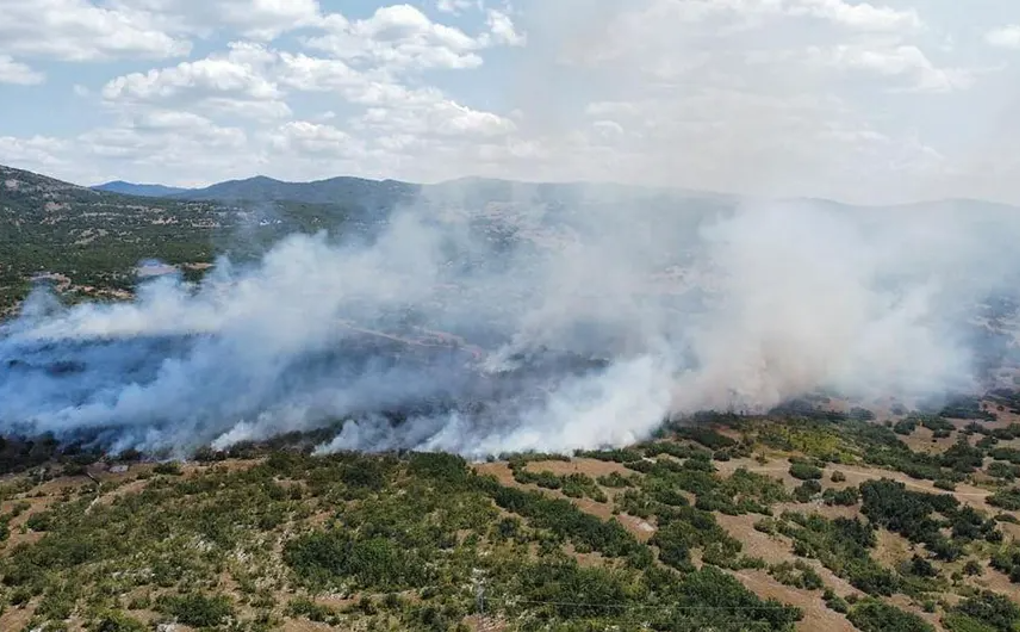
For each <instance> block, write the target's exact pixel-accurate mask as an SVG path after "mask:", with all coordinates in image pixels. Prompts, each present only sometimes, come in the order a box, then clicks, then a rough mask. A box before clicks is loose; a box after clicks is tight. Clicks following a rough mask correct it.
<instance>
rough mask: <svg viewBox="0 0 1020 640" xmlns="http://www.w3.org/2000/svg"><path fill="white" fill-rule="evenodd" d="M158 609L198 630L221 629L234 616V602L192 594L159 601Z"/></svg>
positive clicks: (227, 599)
mask: <svg viewBox="0 0 1020 640" xmlns="http://www.w3.org/2000/svg"><path fill="white" fill-rule="evenodd" d="M156 607H157V609H158V610H159V611H162V612H163V613H166V614H167V615H170V616H172V617H173V618H174V619H176V620H177V621H178V622H180V623H181V624H185V625H188V626H189V627H195V628H196V629H213V628H216V627H219V626H221V625H223V624H224V623H226V622H227V619H228V618H229V617H230V616H232V615H233V614H234V605H233V602H231V600H230V598H229V597H227V596H224V595H216V596H210V595H205V594H201V593H190V594H187V595H181V596H164V597H163V598H161V599H159V600H157V602H156Z"/></svg>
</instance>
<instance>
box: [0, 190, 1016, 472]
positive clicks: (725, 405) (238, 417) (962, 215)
mask: <svg viewBox="0 0 1020 640" xmlns="http://www.w3.org/2000/svg"><path fill="white" fill-rule="evenodd" d="M471 189H472V187H471V186H470V185H466V186H463V190H464V192H463V193H454V194H451V193H447V192H439V191H436V192H435V193H433V194H432V197H431V198H426V197H423V199H422V201H421V202H419V203H418V204H416V205H415V206H410V207H406V208H403V209H401V210H398V211H395V212H393V213H392V215H391V216H390V217H389V219H388V220H387V223H386V224H385V226H384V227H383V230H382V231H381V232H380V233H378V234H375V235H374V236H373V237H372V238H370V239H366V238H363V237H362V238H353V237H350V236H349V235H345V234H341V235H339V236H336V237H332V236H329V235H327V234H325V233H323V234H319V235H315V236H307V235H295V236H291V237H288V238H286V239H284V240H283V241H281V242H280V243H279V244H277V245H276V246H275V247H274V248H272V249H271V250H270V251H269V252H268V253H267V254H266V255H265V256H264V257H263V258H262V259H261V261H260V262H259V263H258V264H255V265H234V264H231V263H230V262H229V261H228V260H226V259H223V260H221V261H220V262H219V263H217V265H216V266H215V268H214V269H213V270H211V272H210V273H209V274H208V275H207V276H206V277H205V278H204V280H203V281H202V282H201V283H200V284H198V285H194V284H189V283H186V282H184V281H182V280H180V279H177V278H176V277H175V276H173V275H169V276H164V277H160V278H157V279H154V280H151V281H148V282H146V283H144V284H142V285H140V287H139V290H138V294H137V296H136V298H135V299H134V300H132V301H129V302H117V303H89V304H79V305H75V306H69V307H66V306H63V305H61V304H60V303H59V302H57V301H56V300H55V298H53V297H52V296H51V295H49V294H48V293H46V292H45V291H37V292H35V293H33V295H32V297H31V298H30V299H29V300H28V301H27V302H26V304H25V305H24V308H23V310H22V312H21V314H20V315H19V316H18V317H16V318H14V319H13V320H11V321H9V322H8V323H6V324H5V325H3V326H2V327H0V432H3V433H5V434H11V433H14V434H19V435H26V436H32V435H40V434H43V433H53V434H54V435H55V436H56V437H57V438H59V439H62V440H66V441H72V440H73V441H80V442H88V443H93V444H98V445H101V446H103V447H105V448H106V449H108V450H110V451H113V452H116V451H119V450H124V449H127V448H131V447H133V448H137V449H140V450H147V451H159V450H168V449H169V450H171V451H173V452H174V453H175V454H178V455H187V454H188V453H189V452H191V451H193V450H194V449H196V448H197V447H201V446H213V447H214V448H224V447H229V446H230V445H232V444H235V443H238V442H242V441H248V440H260V439H266V438H270V437H273V436H276V435H280V434H284V433H288V432H293V431H302V430H310V429H317V428H321V427H324V426H329V425H338V426H341V428H340V429H339V431H338V435H337V436H336V438H335V440H334V441H332V442H331V443H329V444H328V445H324V446H323V447H322V450H335V449H340V448H353V449H365V450H383V449H393V448H420V449H438V450H447V451H452V452H457V453H462V454H465V455H469V456H484V455H488V454H499V453H504V452H508V451H515V450H525V449H536V450H545V451H556V452H569V451H572V450H574V449H577V448H594V447H602V446H618V445H626V444H631V443H633V442H636V441H640V440H641V439H643V438H647V437H649V436H650V434H651V433H652V432H653V431H654V430H655V429H656V428H657V427H658V426H659V425H660V424H661V423H662V421H663V419H665V418H668V417H670V416H672V415H676V414H684V413H690V412H694V411H698V410H705V409H720V410H726V409H739V410H756V411H761V410H767V409H769V408H770V407H774V406H776V405H777V404H779V403H782V402H784V401H786V400H789V399H792V398H796V397H798V396H801V395H803V394H806V393H809V392H812V391H814V390H816V389H819V388H823V389H827V390H829V392H831V393H836V394H842V395H848V396H854V397H858V398H876V397H889V396H896V397H898V398H902V399H905V400H911V399H915V400H916V399H925V398H932V397H941V396H944V395H946V394H952V393H969V392H974V391H976V390H979V389H980V387H981V385H984V384H989V379H988V377H989V375H990V374H992V373H994V372H995V370H996V368H999V367H1002V366H1004V365H1008V364H1010V362H1011V361H1010V359H1009V356H1010V355H1011V351H1012V342H1013V337H1012V335H1011V334H1009V333H1008V331H1011V329H1010V328H1009V325H1008V324H1001V322H1002V320H1003V319H1002V318H999V322H1000V324H995V325H994V326H995V327H998V328H996V329H994V330H993V329H989V328H988V324H987V319H983V318H984V317H985V316H987V315H989V314H990V313H992V312H990V311H989V309H988V307H987V303H988V301H989V300H1000V299H1001V298H1002V296H1007V297H1008V295H1009V294H1010V293H1011V292H1010V291H1009V290H1008V287H1006V286H1005V285H1006V283H1009V282H1011V278H1013V277H1015V275H1016V273H1017V266H1018V265H1017V260H1016V259H1014V258H1013V257H1012V255H1013V254H1012V253H1011V249H1012V247H1013V246H1016V240H1017V239H1020V233H1018V231H1020V228H1018V224H1017V222H1016V218H1015V215H1014V212H1013V211H1012V210H1009V209H1005V208H996V207H990V206H988V205H982V204H978V203H951V204H944V205H917V206H912V207H900V208H887V209H869V210H865V209H851V208H847V207H842V206H838V205H834V204H831V203H824V202H809V201H801V202H740V203H733V202H732V201H729V200H725V199H718V200H705V199H690V198H680V197H673V196H670V197H669V198H666V199H665V200H663V199H662V198H647V197H637V196H635V197H631V198H628V197H622V196H617V195H612V194H610V195H608V196H607V195H606V193H603V192H601V191H599V190H597V189H594V188H593V189H591V190H590V191H588V192H583V193H582V194H581V197H579V198H576V199H575V200H573V201H572V202H574V204H573V205H571V206H570V207H563V206H559V207H557V206H551V205H550V204H549V202H543V201H541V199H536V197H534V194H531V195H530V196H528V197H524V198H520V201H521V202H523V204H521V205H520V206H514V207H504V208H498V207H495V208H494V207H492V206H486V205H485V204H484V203H480V202H479V197H476V195H470V194H469V192H470V190H471ZM582 191H584V190H582ZM663 198H665V196H663ZM664 202H665V203H666V204H663V203H664ZM992 315H995V314H994V313H992ZM999 315H1001V313H1000V314H999ZM982 323H984V324H982ZM1002 327H1004V328H1002ZM996 331H998V332H999V333H995V332H996ZM989 336H991V338H989Z"/></svg>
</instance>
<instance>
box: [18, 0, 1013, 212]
mask: <svg viewBox="0 0 1020 640" xmlns="http://www.w3.org/2000/svg"><path fill="white" fill-rule="evenodd" d="M0 15H3V16H4V20H3V22H2V23H0V164H9V165H13V166H18V167H23V168H27V169H31V170H36V171H40V172H43V173H47V174H50V175H55V176H57V177H60V178H64V179H67V180H72V181H75V182H79V183H85V184H92V183H96V182H101V181H105V180H110V179H126V180H131V181H136V182H161V183H165V184H174V185H184V186H194V185H202V184H208V183H211V182H216V181H219V180H225V179H231V178H239V177H246V176H250V175H255V174H266V175H272V176H274V177H278V178H282V179H291V180H308V179H316V178H322V177H327V176H332V175H341V174H347V175H361V176H368V177H393V178H400V179H408V180H419V181H438V180H443V179H448V178H455V177H460V176H464V175H486V176H496V177H507V178H517V179H526V180H557V181H558V180H612V181H616V182H627V183H642V184H657V185H669V186H681V187H688V188H705V189H716V190H724V191H733V192H742V193H756V194H767V195H806V196H819V197H830V198H836V199H841V200H848V201H855V202H888V201H900V200H917V199H927V198H940V197H978V198H989V199H996V200H1003V201H1009V202H1020V179H1018V178H1020V159H1018V156H1017V154H1016V153H1015V151H1014V150H1015V148H1016V147H1017V143H1018V142H1020V121H1018V120H1017V118H1016V117H1015V115H1014V114H1015V113H1016V112H1017V107H1018V106H1020V104H1018V97H1020V96H1018V91H1020V82H1018V80H1020V77H1018V74H1017V70H1018V69H1020V67H1018V64H1020V3H1018V2H1015V1H1014V0H968V1H967V2H960V1H958V0H924V1H920V0H913V1H908V0H886V1H884V2H883V1H882V0H875V1H874V2H871V3H868V2H859V1H856V0H597V1H594V0H555V1H554V0H545V1H539V0H512V1H505V0H413V1H410V2H407V3H394V2H377V1H374V0H364V1H361V0H318V1H317V0H93V1H88V0H0Z"/></svg>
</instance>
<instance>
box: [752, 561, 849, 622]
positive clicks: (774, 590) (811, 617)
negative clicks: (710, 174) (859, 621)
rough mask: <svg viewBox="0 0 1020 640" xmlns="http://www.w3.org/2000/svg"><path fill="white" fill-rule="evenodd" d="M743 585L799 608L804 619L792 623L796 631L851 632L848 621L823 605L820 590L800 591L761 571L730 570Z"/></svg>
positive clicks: (767, 596) (760, 595)
mask: <svg viewBox="0 0 1020 640" xmlns="http://www.w3.org/2000/svg"><path fill="white" fill-rule="evenodd" d="M733 575H734V576H735V577H736V578H737V579H738V580H740V582H742V583H743V585H744V586H745V587H747V588H748V589H749V590H751V591H753V592H754V593H755V594H756V595H757V596H758V597H760V598H774V599H775V600H778V601H779V602H782V603H784V604H789V605H793V606H795V607H799V608H800V609H801V610H802V611H803V612H804V618H803V619H802V620H800V622H798V623H797V624H796V625H795V627H794V628H795V629H796V630H797V631H853V630H854V627H853V625H852V624H850V621H849V620H847V619H846V618H845V617H843V616H842V615H841V614H839V613H836V612H835V611H833V610H832V609H829V608H828V607H826V606H825V602H824V601H823V600H822V597H821V591H804V590H801V589H797V588H794V587H788V586H786V585H785V584H781V583H779V582H777V581H776V579H775V578H773V577H772V576H770V575H768V574H767V573H765V572H763V571H756V570H750V569H746V570H743V571H738V572H736V573H733Z"/></svg>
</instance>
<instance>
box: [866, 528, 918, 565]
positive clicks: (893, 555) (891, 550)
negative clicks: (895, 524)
mask: <svg viewBox="0 0 1020 640" xmlns="http://www.w3.org/2000/svg"><path fill="white" fill-rule="evenodd" d="M875 538H876V540H875V550H874V552H872V556H873V557H874V558H875V560H877V561H878V562H880V563H882V564H883V565H885V566H887V567H892V568H895V567H896V565H898V564H899V563H901V562H905V561H906V560H909V559H910V557H911V556H912V555H913V553H914V552H913V551H911V549H910V542H909V541H908V540H907V539H905V538H904V537H903V536H900V535H898V534H895V533H892V532H891V531H888V530H887V529H882V528H879V529H878V530H876V531H875Z"/></svg>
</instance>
